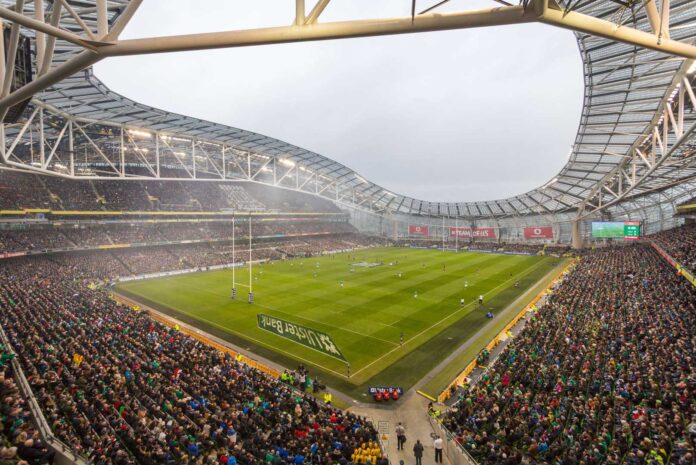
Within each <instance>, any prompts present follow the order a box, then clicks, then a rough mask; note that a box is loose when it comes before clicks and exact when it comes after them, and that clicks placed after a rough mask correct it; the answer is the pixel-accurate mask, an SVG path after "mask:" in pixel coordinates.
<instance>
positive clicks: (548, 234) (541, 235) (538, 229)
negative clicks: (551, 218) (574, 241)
mask: <svg viewBox="0 0 696 465" xmlns="http://www.w3.org/2000/svg"><path fill="white" fill-rule="evenodd" d="M524 238H525V239H553V228H552V227H551V226H532V227H528V228H524Z"/></svg>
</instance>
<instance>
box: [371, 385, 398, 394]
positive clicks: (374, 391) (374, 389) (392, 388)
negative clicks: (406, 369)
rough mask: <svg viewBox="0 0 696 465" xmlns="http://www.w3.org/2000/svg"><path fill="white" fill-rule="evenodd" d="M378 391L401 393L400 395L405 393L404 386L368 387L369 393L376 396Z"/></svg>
mask: <svg viewBox="0 0 696 465" xmlns="http://www.w3.org/2000/svg"><path fill="white" fill-rule="evenodd" d="M378 392H381V393H382V394H384V393H387V394H391V393H392V392H396V393H397V394H399V396H403V395H404V390H403V388H400V387H395V386H370V387H368V388H367V393H368V394H369V395H371V396H374V395H375V394H377V393H378Z"/></svg>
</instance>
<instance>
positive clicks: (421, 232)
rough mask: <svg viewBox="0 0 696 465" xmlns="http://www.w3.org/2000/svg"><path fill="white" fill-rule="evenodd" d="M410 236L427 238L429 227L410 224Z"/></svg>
mask: <svg viewBox="0 0 696 465" xmlns="http://www.w3.org/2000/svg"><path fill="white" fill-rule="evenodd" d="M408 235H409V236H427V235H428V227H427V226H422V225H419V224H409V225H408Z"/></svg>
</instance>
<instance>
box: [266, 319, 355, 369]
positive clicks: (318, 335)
mask: <svg viewBox="0 0 696 465" xmlns="http://www.w3.org/2000/svg"><path fill="white" fill-rule="evenodd" d="M256 320H257V323H258V326H259V328H261V329H263V330H266V331H269V332H271V333H273V334H276V335H278V336H280V337H284V338H286V339H290V340H291V341H295V342H297V343H298V344H302V345H303V346H306V347H309V348H310V349H314V350H316V351H319V352H321V353H322V354H325V355H328V356H329V357H333V358H337V359H339V360H343V361H346V359H345V357H344V356H343V354H342V353H341V351H340V350H338V347H337V346H336V344H335V343H334V341H333V339H331V336H329V335H328V334H326V333H322V332H321V331H317V330H315V329H312V328H308V327H307V326H302V325H298V324H297V323H292V322H290V321H287V320H282V319H280V318H276V317H274V316H271V315H264V314H263V313H259V314H257V315H256Z"/></svg>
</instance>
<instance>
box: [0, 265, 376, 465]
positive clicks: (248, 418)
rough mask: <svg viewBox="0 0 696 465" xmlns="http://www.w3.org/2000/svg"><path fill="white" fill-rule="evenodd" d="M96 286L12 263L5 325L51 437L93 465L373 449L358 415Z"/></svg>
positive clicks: (298, 462)
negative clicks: (163, 322)
mask: <svg viewBox="0 0 696 465" xmlns="http://www.w3.org/2000/svg"><path fill="white" fill-rule="evenodd" d="M91 279H92V276H91V273H90V272H89V270H87V269H86V268H81V267H78V266H73V265H68V264H59V263H56V262H54V261H52V260H50V259H49V258H48V257H34V258H26V257H23V258H17V259H12V263H11V266H6V267H2V268H1V269H0V308H1V310H2V311H0V322H1V323H2V326H3V328H4V329H5V332H6V334H7V336H8V338H9V340H10V343H11V345H12V347H13V348H14V350H15V351H16V354H17V358H18V360H19V362H20V363H21V365H22V367H23V370H24V372H25V374H26V375H27V379H28V381H29V383H30V385H31V387H32V389H33V391H34V394H35V396H36V398H37V400H38V401H39V403H40V405H41V407H42V410H43V412H44V415H45V417H46V419H47V421H48V423H49V425H50V426H51V428H52V430H53V432H54V434H55V435H56V437H57V438H59V439H60V440H61V441H63V442H64V443H66V444H69V445H70V446H71V447H73V448H74V449H75V450H77V451H79V452H80V453H81V454H82V455H84V456H86V457H88V458H90V459H92V460H93V461H94V463H95V464H98V465H107V464H119V465H120V464H123V465H126V464H130V463H141V464H172V465H173V464H213V463H215V464H226V465H235V464H243V465H256V464H264V463H266V464H278V465H280V464H293V465H302V464H303V463H305V462H307V463H310V462H311V463H313V464H331V463H344V464H345V463H348V462H349V461H350V460H351V456H354V454H355V451H356V449H366V450H370V448H373V449H374V446H372V445H371V443H372V441H374V440H375V439H376V432H375V430H374V429H373V427H372V426H371V424H370V423H368V422H367V421H365V420H364V419H363V418H359V417H357V416H355V415H353V414H351V413H346V412H342V411H340V410H337V409H334V408H332V407H330V406H327V405H324V404H322V403H319V402H318V401H317V400H315V399H314V398H313V397H311V396H309V395H306V394H304V393H303V392H300V391H298V390H295V389H293V388H292V387H291V386H290V385H288V384H286V383H283V382H282V381H281V380H278V379H274V378H272V377H270V376H268V375H267V374H265V373H263V372H261V371H258V370H256V369H253V368H250V367H249V366H247V365H244V364H240V363H238V362H237V361H236V360H235V359H234V358H231V357H229V356H228V355H224V354H223V353H221V352H218V351H216V350H214V349H212V348H210V347H208V346H206V345H204V344H202V343H201V342H199V341H197V340H195V339H192V338H190V337H188V336H185V335H183V334H182V333H180V332H178V331H176V330H175V329H171V328H168V327H166V326H163V325H161V324H159V323H157V322H155V321H153V320H151V319H150V318H149V317H148V316H147V315H145V314H143V313H140V312H135V311H133V310H131V309H129V308H126V307H124V306H121V305H120V304H117V303H115V302H114V301H112V300H110V299H109V297H108V296H107V294H106V293H105V292H103V291H101V290H98V289H90V288H89V287H88V286H86V283H87V282H88V281H89V280H91ZM37 309H41V311H37ZM2 386H3V387H4V386H5V384H3V385H2ZM15 404H16V402H11V403H9V404H4V406H3V409H6V410H7V409H9V410H12V407H13V406H14V405H15ZM8 405H9V407H8ZM5 425H6V423H5ZM24 437H25V436H22V438H24ZM16 441H17V439H16V438H14V442H15V443H16ZM363 444H365V446H364V447H363ZM367 444H370V446H367ZM34 447H36V446H34ZM20 457H21V454H20ZM46 462H48V463H50V461H49V460H48V458H47V459H46ZM32 463H39V462H32Z"/></svg>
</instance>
